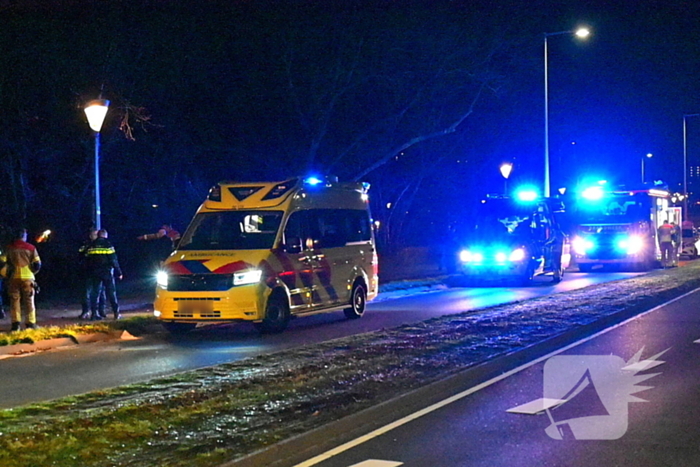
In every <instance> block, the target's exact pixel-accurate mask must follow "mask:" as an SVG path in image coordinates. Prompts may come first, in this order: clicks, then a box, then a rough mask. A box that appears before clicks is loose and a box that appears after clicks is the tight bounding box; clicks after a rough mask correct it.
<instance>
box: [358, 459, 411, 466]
mask: <svg viewBox="0 0 700 467" xmlns="http://www.w3.org/2000/svg"><path fill="white" fill-rule="evenodd" d="M400 465H403V462H394V461H379V460H376V459H368V460H366V461H362V462H360V463H359V464H352V465H351V466H349V467H399V466H400Z"/></svg>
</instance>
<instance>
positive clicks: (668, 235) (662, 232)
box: [659, 224, 675, 243]
mask: <svg viewBox="0 0 700 467" xmlns="http://www.w3.org/2000/svg"><path fill="white" fill-rule="evenodd" d="M674 230H675V228H674V227H673V226H672V225H671V224H663V225H662V226H660V227H659V243H671V242H672V241H673V231H674Z"/></svg>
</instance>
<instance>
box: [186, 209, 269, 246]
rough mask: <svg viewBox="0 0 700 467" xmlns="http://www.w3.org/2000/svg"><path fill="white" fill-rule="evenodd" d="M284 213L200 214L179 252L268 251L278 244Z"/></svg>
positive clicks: (227, 212) (239, 212)
mask: <svg viewBox="0 0 700 467" xmlns="http://www.w3.org/2000/svg"><path fill="white" fill-rule="evenodd" d="M281 220H282V211H223V212H204V213H199V214H197V216H196V217H195V218H194V220H193V221H192V224H191V225H190V227H189V228H188V229H187V232H185V235H184V236H183V237H182V241H181V242H180V244H179V246H178V249H179V250H265V249H270V248H272V246H273V243H274V242H275V237H276V236H277V230H278V229H279V226H280V222H281Z"/></svg>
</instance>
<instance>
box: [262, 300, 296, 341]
mask: <svg viewBox="0 0 700 467" xmlns="http://www.w3.org/2000/svg"><path fill="white" fill-rule="evenodd" d="M289 318H290V314H289V304H288V303H287V300H286V297H284V296H282V295H281V294H276V295H271V296H270V298H269V299H268V300H267V307H266V308H265V318H264V319H263V320H262V322H260V323H255V327H257V328H258V331H260V332H261V333H263V334H276V333H279V332H282V331H284V330H285V329H287V325H289Z"/></svg>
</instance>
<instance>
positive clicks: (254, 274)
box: [233, 269, 262, 285]
mask: <svg viewBox="0 0 700 467" xmlns="http://www.w3.org/2000/svg"><path fill="white" fill-rule="evenodd" d="M261 277H262V271H261V270H260V269H251V270H248V271H241V272H235V273H234V274H233V285H247V284H255V283H256V282H260V278H261Z"/></svg>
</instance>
